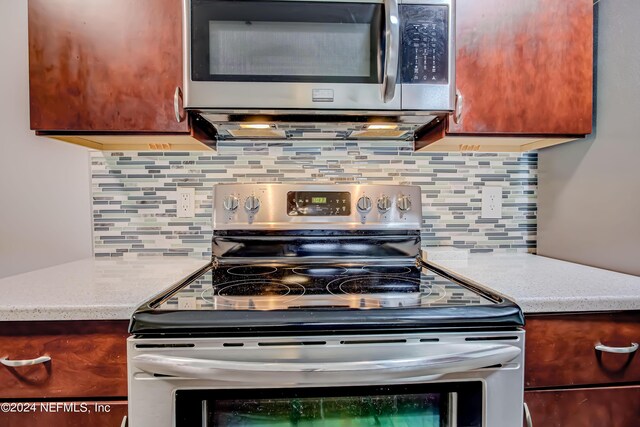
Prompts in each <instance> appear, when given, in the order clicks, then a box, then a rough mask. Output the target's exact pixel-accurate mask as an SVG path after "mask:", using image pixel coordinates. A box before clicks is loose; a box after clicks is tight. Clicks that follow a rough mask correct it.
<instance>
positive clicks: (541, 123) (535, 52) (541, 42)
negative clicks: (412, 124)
mask: <svg viewBox="0 0 640 427" xmlns="http://www.w3.org/2000/svg"><path fill="white" fill-rule="evenodd" d="M456 8H457V14H456V20H457V23H456V44H457V48H456V50H457V55H456V86H457V88H458V90H459V92H460V93H461V94H462V115H461V120H460V121H459V123H458V124H456V123H454V122H453V121H452V120H449V124H448V133H449V134H453V135H456V134H467V135H474V134H475V135H478V134H479V135H483V134H485V135H486V134H498V135H499V134H526V135H552V134H555V135H585V134H588V133H590V132H591V116H592V86H593V82H592V80H593V0H563V1H558V0H517V1H514V0H457V2H456Z"/></svg>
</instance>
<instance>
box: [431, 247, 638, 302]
mask: <svg viewBox="0 0 640 427" xmlns="http://www.w3.org/2000/svg"><path fill="white" fill-rule="evenodd" d="M427 252H428V248H427ZM433 255H434V256H433V257H430V256H429V253H427V259H429V261H430V262H431V263H433V264H434V265H436V266H438V267H440V268H442V269H444V270H447V271H450V272H453V273H456V274H458V275H460V276H463V277H466V278H468V279H471V280H473V281H474V282H476V283H478V284H480V285H483V286H485V287H487V288H491V289H493V290H495V291H497V292H499V293H501V294H503V295H505V296H507V297H509V298H511V299H512V300H514V301H515V302H516V303H518V305H519V306H520V307H521V308H522V311H523V312H524V313H525V314H526V313H555V312H580V311H617V310H640V277H638V276H632V275H629V274H622V273H616V272H613V271H609V270H603V269H600V268H594V267H588V266H585V265H581V264H575V263H571V262H566V261H561V260H557V259H553V258H547V257H543V256H538V255H532V254H526V253H479V254H468V255H467V254H466V252H465V253H464V254H463V255H462V256H461V255H460V253H459V252H455V251H454V252H448V253H438V252H434V254H433Z"/></svg>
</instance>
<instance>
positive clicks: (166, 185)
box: [91, 141, 537, 256]
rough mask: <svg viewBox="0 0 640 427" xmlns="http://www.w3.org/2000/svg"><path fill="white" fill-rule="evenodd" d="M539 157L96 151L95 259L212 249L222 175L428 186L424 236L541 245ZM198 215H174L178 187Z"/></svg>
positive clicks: (392, 151) (362, 150)
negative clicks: (486, 212)
mask: <svg viewBox="0 0 640 427" xmlns="http://www.w3.org/2000/svg"><path fill="white" fill-rule="evenodd" d="M536 168H537V155H536V154H535V153H530V154H524V155H517V154H441V153H427V152H424V153H420V152H418V153H414V152H412V147H411V144H410V143H408V142H400V143H399V142H359V143H356V142H350V141H337V142H334V143H330V142H318V143H315V144H312V143H306V142H296V143H295V145H294V144H292V143H291V142H270V143H265V142H255V143H253V142H243V143H240V142H223V143H221V144H219V151H218V153H214V152H200V153H175V152H174V153H170V152H167V153H93V154H92V157H91V170H92V189H93V217H94V246H95V253H96V256H123V255H124V254H131V253H138V254H148V255H152V254H163V255H166V256H172V255H173V256H183V255H198V256H202V255H205V256H208V255H210V239H211V187H212V186H213V185H214V184H215V183H220V182H256V181H265V182H266V181H276V182H337V183H340V182H362V183H385V184H389V183H398V184H416V185H420V186H421V187H422V202H423V223H424V224H423V230H422V238H423V240H424V241H425V243H426V244H428V245H448V246H457V247H463V248H469V249H471V250H473V251H492V250H496V249H497V250H504V251H529V252H532V251H534V250H535V247H536V185H537V176H536V175H537V171H536ZM484 185H499V186H501V187H503V197H504V200H503V202H504V204H503V206H504V209H503V214H504V215H503V218H502V219H500V220H491V219H480V218H479V216H480V201H481V198H480V197H481V196H480V192H481V189H482V187H483V186H484ZM180 186H186V187H194V188H195V189H196V199H197V203H196V217H195V218H193V219H181V218H180V219H179V218H176V202H175V200H176V188H177V187H180Z"/></svg>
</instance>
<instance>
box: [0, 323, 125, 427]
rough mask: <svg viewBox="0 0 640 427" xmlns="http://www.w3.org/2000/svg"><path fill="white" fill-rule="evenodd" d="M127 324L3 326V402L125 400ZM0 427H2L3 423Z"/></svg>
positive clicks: (0, 388) (0, 375)
mask: <svg viewBox="0 0 640 427" xmlns="http://www.w3.org/2000/svg"><path fill="white" fill-rule="evenodd" d="M127 328H128V322H127V321H106V320H98V321H87V322H80V321H66V322H65V321H56V322H0V357H6V358H7V359H9V360H14V361H15V360H31V359H36V358H38V357H41V356H49V357H50V358H51V360H50V361H49V362H45V363H40V364H37V365H32V366H19V367H7V366H4V365H1V364H0V400H3V399H24V400H28V399H77V398H82V397H87V398H94V399H95V398H103V399H104V398H114V397H119V398H126V396H127V346H126V340H127V336H128V331H127ZM0 426H3V424H2V423H0Z"/></svg>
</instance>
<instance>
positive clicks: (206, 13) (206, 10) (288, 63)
mask: <svg viewBox="0 0 640 427" xmlns="http://www.w3.org/2000/svg"><path fill="white" fill-rule="evenodd" d="M183 27H184V41H185V49H184V55H185V58H184V64H185V70H184V71H185V72H184V74H185V100H184V106H185V108H191V109H201V110H202V109H234V108H235V109H243V108H247V109H260V108H263V109H315V110H318V109H349V110H399V109H400V93H399V90H398V91H396V80H397V74H398V63H399V54H400V52H399V51H400V22H399V9H398V2H397V0H384V2H383V0H370V1H367V0H362V1H354V0H332V1H322V0H307V1H292V0H284V1H270V0H234V1H230V0H184V25H183Z"/></svg>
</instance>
